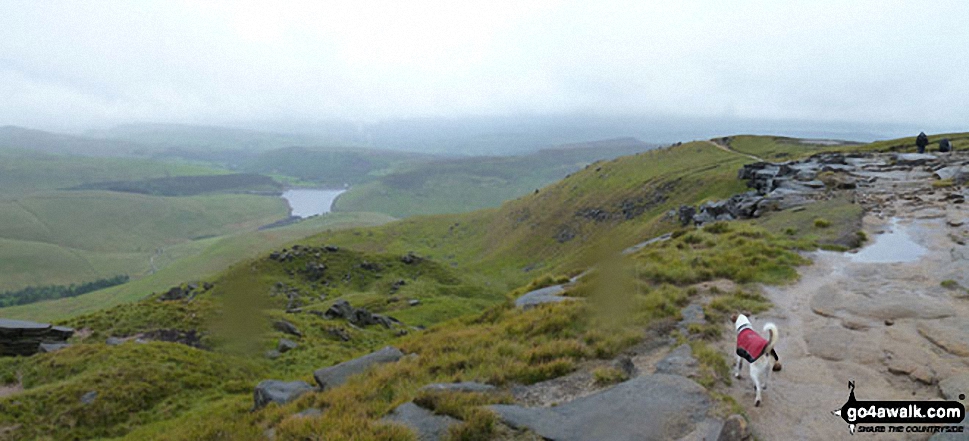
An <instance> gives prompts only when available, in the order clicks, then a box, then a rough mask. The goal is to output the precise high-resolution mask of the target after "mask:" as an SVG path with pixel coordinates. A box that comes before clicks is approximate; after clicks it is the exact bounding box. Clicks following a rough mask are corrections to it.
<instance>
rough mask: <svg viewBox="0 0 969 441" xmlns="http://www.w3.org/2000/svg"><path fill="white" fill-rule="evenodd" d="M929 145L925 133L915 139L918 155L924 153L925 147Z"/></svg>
mask: <svg viewBox="0 0 969 441" xmlns="http://www.w3.org/2000/svg"><path fill="white" fill-rule="evenodd" d="M927 145H929V137H928V136H927V135H926V134H925V132H921V133H919V136H918V137H917V138H915V146H916V147H918V152H919V153H925V146H927Z"/></svg>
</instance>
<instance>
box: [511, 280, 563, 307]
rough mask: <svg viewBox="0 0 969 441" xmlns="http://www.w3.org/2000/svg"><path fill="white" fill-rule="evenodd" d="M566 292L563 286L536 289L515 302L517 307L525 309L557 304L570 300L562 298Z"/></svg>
mask: <svg viewBox="0 0 969 441" xmlns="http://www.w3.org/2000/svg"><path fill="white" fill-rule="evenodd" d="M564 292H565V288H563V287H562V285H552V286H546V287H545V288H541V289H536V290H534V291H529V292H527V293H525V294H523V295H522V296H521V297H519V298H518V299H516V300H515V306H517V307H519V308H523V309H529V308H533V307H535V306H538V305H542V304H545V303H556V302H561V301H565V300H568V298H566V297H562V295H561V294H562V293H564Z"/></svg>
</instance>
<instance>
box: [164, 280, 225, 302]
mask: <svg viewBox="0 0 969 441" xmlns="http://www.w3.org/2000/svg"><path fill="white" fill-rule="evenodd" d="M213 286H214V285H212V284H211V283H208V282H205V283H203V284H202V285H201V286H200V285H199V284H198V283H188V284H185V285H179V286H175V287H172V288H171V289H169V290H168V291H165V292H164V293H162V294H161V295H159V296H158V301H160V302H175V301H192V299H194V298H195V297H196V296H197V295H199V294H201V293H203V292H206V291H208V290H210V289H212V287H213Z"/></svg>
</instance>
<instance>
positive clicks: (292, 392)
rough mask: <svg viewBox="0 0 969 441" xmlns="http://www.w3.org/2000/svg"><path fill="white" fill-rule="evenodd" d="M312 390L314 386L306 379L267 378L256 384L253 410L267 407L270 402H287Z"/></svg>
mask: <svg viewBox="0 0 969 441" xmlns="http://www.w3.org/2000/svg"><path fill="white" fill-rule="evenodd" d="M312 390H313V386H310V385H309V384H307V383H306V382H304V381H290V382H286V381H279V380H265V381H262V382H260V383H259V384H258V385H256V389H255V391H254V392H253V396H252V399H253V406H252V410H258V409H261V408H263V407H266V405H268V404H269V403H277V404H286V403H289V402H290V401H293V400H295V399H297V398H299V397H300V396H301V395H303V394H305V393H307V392H310V391H312Z"/></svg>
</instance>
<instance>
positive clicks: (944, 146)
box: [939, 138, 952, 153]
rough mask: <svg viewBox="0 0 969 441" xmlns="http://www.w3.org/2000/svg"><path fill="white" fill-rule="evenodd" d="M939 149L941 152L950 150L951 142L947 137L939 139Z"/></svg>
mask: <svg viewBox="0 0 969 441" xmlns="http://www.w3.org/2000/svg"><path fill="white" fill-rule="evenodd" d="M939 151H940V152H942V153H947V152H951V151H952V144H950V143H949V138H942V140H940V141H939Z"/></svg>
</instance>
